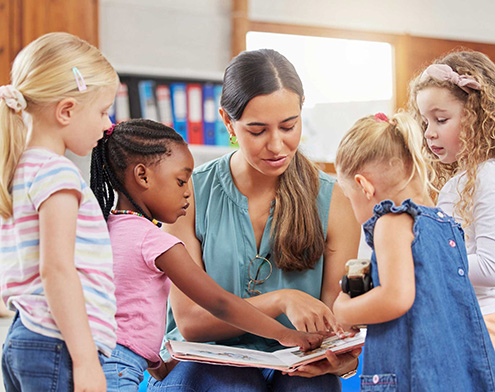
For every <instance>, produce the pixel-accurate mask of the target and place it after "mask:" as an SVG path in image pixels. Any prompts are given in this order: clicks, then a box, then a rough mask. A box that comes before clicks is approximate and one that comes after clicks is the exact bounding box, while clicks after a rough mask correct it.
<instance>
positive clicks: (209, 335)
mask: <svg viewBox="0 0 495 392" xmlns="http://www.w3.org/2000/svg"><path fill="white" fill-rule="evenodd" d="M191 188H192V187H191ZM189 203H190V207H189V210H188V213H187V215H186V216H185V217H184V218H181V219H180V220H178V221H177V222H176V223H175V224H174V225H168V226H166V230H167V231H168V232H169V233H171V234H173V235H175V236H176V237H178V238H180V239H181V240H182V241H183V242H184V243H185V244H186V247H187V250H188V252H189V254H190V255H191V257H192V259H193V261H194V262H195V263H196V264H197V265H198V266H199V267H200V268H201V269H203V270H204V264H203V260H202V252H201V244H200V242H199V241H198V239H197V238H196V234H195V229H194V227H195V225H194V216H195V211H194V208H195V203H194V195H191V197H190V198H189ZM169 300H170V303H171V305H172V309H173V312H174V318H175V321H176V323H177V326H178V328H179V330H180V332H181V334H182V336H184V338H185V339H186V340H189V341H214V340H223V339H228V338H231V337H236V336H240V335H242V334H243V333H244V331H243V330H240V329H238V328H235V327H233V326H232V325H230V324H227V323H225V322H223V321H221V320H219V319H218V318H216V317H214V316H212V315H211V314H210V313H209V312H207V311H205V310H204V309H203V308H202V307H201V306H199V305H198V304H196V303H195V302H193V301H192V300H191V299H189V298H188V297H187V296H186V295H184V293H182V292H181V291H180V290H178V289H177V287H175V286H174V285H172V288H171V291H170V297H169ZM244 301H246V302H249V303H250V304H252V305H253V306H255V307H256V308H257V309H258V310H260V311H262V312H263V313H265V314H266V315H268V316H270V317H272V318H275V317H277V316H279V315H280V314H282V313H286V314H288V315H289V319H291V314H292V313H296V312H298V314H301V313H305V315H302V316H298V317H299V320H300V322H297V321H296V322H295V321H294V320H292V319H291V321H292V322H293V323H295V324H294V325H295V326H296V328H297V329H298V330H303V331H310V332H312V331H316V330H325V329H326V328H324V325H323V323H321V322H320V323H318V322H317V321H315V320H317V319H318V320H321V319H323V316H325V315H327V314H331V311H330V309H329V308H328V307H327V306H326V305H325V304H324V303H322V302H321V301H319V300H318V299H316V298H313V297H312V296H310V295H308V294H306V293H304V292H302V291H298V290H292V289H284V290H277V291H273V292H270V293H266V294H262V295H258V296H256V297H251V298H247V299H244ZM290 306H292V309H294V310H293V311H292V310H291V309H289V307H290ZM328 318H330V316H328ZM296 324H297V325H296ZM315 325H317V327H315Z"/></svg>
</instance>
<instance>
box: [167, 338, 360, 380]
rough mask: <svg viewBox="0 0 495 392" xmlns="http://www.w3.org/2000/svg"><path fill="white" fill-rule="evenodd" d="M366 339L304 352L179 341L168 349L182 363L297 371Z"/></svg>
mask: <svg viewBox="0 0 495 392" xmlns="http://www.w3.org/2000/svg"><path fill="white" fill-rule="evenodd" d="M365 339H366V329H361V331H360V332H358V333H357V334H355V335H354V336H351V335H349V334H348V335H347V336H346V337H345V338H339V337H338V336H336V335H334V336H330V337H328V338H326V339H325V340H323V343H322V344H321V346H320V347H319V348H317V349H314V350H311V351H306V352H303V351H301V350H300V349H299V348H298V347H290V348H286V349H282V350H278V351H274V352H265V351H259V350H250V349H243V348H238V347H229V346H222V345H215V344H208V343H192V342H178V341H175V340H169V341H168V342H166V344H165V346H166V347H167V350H168V351H169V353H170V355H171V356H172V357H173V358H174V359H177V360H179V361H195V362H205V363H210V364H217V365H229V366H251V367H253V366H254V367H263V368H269V369H275V370H280V371H284V372H293V371H294V370H296V369H297V368H298V367H300V366H302V365H306V364H308V363H311V362H315V361H319V360H320V359H323V358H324V357H325V352H326V350H331V351H333V352H334V353H336V354H338V353H343V352H347V351H350V350H352V349H354V348H357V347H362V346H363V345H364V341H365Z"/></svg>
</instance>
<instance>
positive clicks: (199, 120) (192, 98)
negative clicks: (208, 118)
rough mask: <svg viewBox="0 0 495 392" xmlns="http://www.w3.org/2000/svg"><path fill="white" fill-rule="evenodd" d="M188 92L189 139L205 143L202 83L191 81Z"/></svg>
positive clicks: (187, 88) (191, 141)
mask: <svg viewBox="0 0 495 392" xmlns="http://www.w3.org/2000/svg"><path fill="white" fill-rule="evenodd" d="M186 92H187V132H188V141H189V143H191V144H203V143H204V138H203V89H202V86H201V85H200V84H196V83H189V84H188V85H187V86H186Z"/></svg>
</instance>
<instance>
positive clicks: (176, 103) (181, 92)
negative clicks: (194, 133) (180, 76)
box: [170, 83, 189, 142]
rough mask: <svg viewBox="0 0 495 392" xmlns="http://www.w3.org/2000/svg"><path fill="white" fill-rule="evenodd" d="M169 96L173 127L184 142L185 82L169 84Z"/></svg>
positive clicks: (185, 136)
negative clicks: (170, 98)
mask: <svg viewBox="0 0 495 392" xmlns="http://www.w3.org/2000/svg"><path fill="white" fill-rule="evenodd" d="M170 96H171V97H172V119H173V122H174V129H175V130H176V131H177V133H179V134H180V135H181V136H182V137H183V138H184V140H185V141H186V142H188V141H189V140H188V139H187V96H186V84H185V83H172V84H170Z"/></svg>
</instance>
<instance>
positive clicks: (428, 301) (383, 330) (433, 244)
mask: <svg viewBox="0 0 495 392" xmlns="http://www.w3.org/2000/svg"><path fill="white" fill-rule="evenodd" d="M387 213H394V214H401V213H408V214H410V215H411V217H413V219H414V225H413V232H414V240H413V242H412V244H411V250H412V255H413V259H414V273H415V283H416V298H415V301H414V303H413V306H412V307H411V309H409V311H408V312H407V313H406V314H405V315H403V316H402V317H400V318H398V319H395V320H392V321H389V322H386V323H382V324H375V325H369V326H368V333H367V337H366V349H365V350H364V356H363V357H364V360H363V377H362V379H361V386H362V391H395V390H397V391H435V392H442V391H446V392H447V391H448V392H452V391H470V392H475V391H480V392H481V391H483V392H487V391H495V375H494V370H495V352H494V350H493V346H492V344H491V341H490V338H489V335H488V332H487V329H486V326H485V323H484V321H483V318H482V315H481V311H480V308H479V305H478V301H477V299H476V296H475V293H474V290H473V287H472V285H471V282H470V281H469V277H468V261H467V254H466V247H465V244H464V233H463V231H462V229H461V227H460V226H459V225H458V224H457V223H455V221H454V220H453V218H451V217H449V216H447V215H446V214H445V213H444V212H443V211H442V210H440V209H438V208H429V207H424V206H418V205H416V204H414V203H413V202H412V201H411V200H406V201H404V202H403V203H402V205H400V206H395V205H394V203H393V202H392V201H390V200H385V201H383V202H381V203H380V204H377V205H376V206H375V209H374V216H373V217H372V218H371V219H370V220H369V221H367V222H366V223H365V224H364V225H363V228H364V231H365V235H366V241H367V242H368V245H370V246H371V247H372V248H373V231H374V227H375V224H376V222H377V220H378V219H379V218H380V217H381V216H383V215H385V214H387ZM390 242H391V244H393V242H394V241H393V238H391V239H390ZM371 263H372V272H371V275H372V279H373V285H374V287H378V286H379V285H380V278H379V276H378V267H377V261H376V255H375V251H374V249H373V253H372V256H371ZM394 380H395V381H394ZM375 381H376V382H375ZM394 384H396V385H394ZM393 388H396V389H393Z"/></svg>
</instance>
